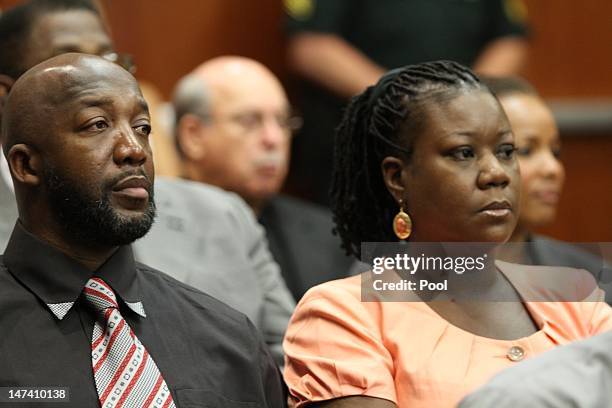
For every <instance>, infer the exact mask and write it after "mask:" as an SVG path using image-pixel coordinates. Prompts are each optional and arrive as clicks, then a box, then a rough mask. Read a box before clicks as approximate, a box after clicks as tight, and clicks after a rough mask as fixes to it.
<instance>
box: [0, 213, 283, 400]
mask: <svg viewBox="0 0 612 408" xmlns="http://www.w3.org/2000/svg"><path fill="white" fill-rule="evenodd" d="M92 276H98V277H100V278H102V279H103V280H104V281H105V282H107V283H108V284H109V285H110V286H111V287H112V288H113V290H114V291H115V293H116V294H117V297H118V299H119V303H120V312H121V314H122V315H123V317H124V318H125V319H126V321H127V323H128V324H129V325H130V327H131V328H132V329H133V330H134V333H135V334H136V336H137V337H138V338H139V339H140V341H141V342H142V343H143V344H144V346H145V347H146V348H147V350H148V351H149V353H150V355H151V356H152V357H153V359H154V360H155V362H156V363H157V366H158V367H159V369H160V371H161V373H162V375H163V376H164V379H165V380H166V383H167V384H168V386H169V387H170V390H171V392H172V395H173V398H174V401H175V402H176V405H177V407H179V408H180V407H208V406H212V407H226V406H227V407H230V406H231V407H242V406H245V407H280V406H284V395H283V394H284V392H283V387H282V383H281V379H280V376H279V372H278V369H277V368H276V366H275V364H274V362H273V360H272V358H271V357H270V355H269V353H268V351H267V350H266V348H265V345H264V344H263V343H262V341H261V339H260V336H259V334H258V333H257V331H256V329H255V328H254V327H253V325H252V324H251V323H250V322H249V320H248V319H247V318H246V317H245V316H244V315H242V314H240V313H238V312H236V311H234V310H233V309H231V308H229V307H228V306H226V305H225V304H223V303H221V302H219V301H217V300H215V299H214V298H212V297H210V296H208V295H206V294H204V293H202V292H200V291H198V290H196V289H193V288H191V287H189V286H187V285H185V284H182V283H180V282H178V281H176V280H174V279H172V278H170V277H169V276H167V275H165V274H163V273H161V272H158V271H156V270H153V269H151V268H149V267H147V266H145V265H142V264H139V263H136V262H135V261H134V258H133V256H132V251H131V248H130V247H129V246H124V247H120V248H119V249H118V250H117V251H116V252H115V253H114V254H113V255H112V256H111V257H110V258H109V259H108V260H107V261H106V262H105V263H104V265H102V266H101V267H100V268H99V269H98V270H96V271H95V272H91V271H89V270H87V269H86V268H85V267H84V266H82V265H80V264H79V263H77V262H76V261H75V260H73V259H71V258H69V257H68V256H66V255H65V254H63V253H62V252H60V251H58V250H57V249H55V248H53V247H51V246H50V245H48V244H47V243H45V242H43V241H41V240H39V239H37V238H36V237H35V236H33V235H31V234H30V233H28V232H27V231H26V230H25V229H24V228H23V227H22V226H21V225H20V224H19V223H18V224H17V226H16V227H15V230H14V231H13V235H12V237H11V239H10V241H9V244H8V247H7V248H6V252H5V254H4V256H3V257H2V258H0V387H8V386H18V387H49V386H58V387H68V388H69V393H70V404H66V403H57V404H45V405H42V406H45V407H51V406H57V407H68V406H73V407H79V408H80V407H98V406H99V402H98V394H97V392H96V387H95V382H94V378H93V372H92V367H91V336H92V331H93V324H94V318H95V315H94V312H93V311H92V310H91V309H90V308H89V307H88V306H87V304H86V303H85V300H84V298H83V297H82V294H81V292H82V290H83V287H84V286H85V283H86V282H87V280H88V279H89V278H91V277H92ZM0 405H2V404H0ZM19 406H20V407H25V406H27V404H19ZM32 406H41V405H40V404H35V405H32Z"/></svg>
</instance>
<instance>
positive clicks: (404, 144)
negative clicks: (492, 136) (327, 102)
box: [330, 61, 486, 257]
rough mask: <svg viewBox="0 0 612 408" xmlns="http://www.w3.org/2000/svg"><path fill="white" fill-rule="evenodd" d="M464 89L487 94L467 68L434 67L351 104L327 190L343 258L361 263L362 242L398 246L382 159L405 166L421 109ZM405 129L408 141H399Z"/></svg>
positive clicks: (392, 78) (392, 79)
mask: <svg viewBox="0 0 612 408" xmlns="http://www.w3.org/2000/svg"><path fill="white" fill-rule="evenodd" d="M462 88H483V89H486V88H484V87H483V86H482V85H481V84H480V81H479V79H478V77H476V75H474V74H473V73H472V72H471V71H470V70H469V69H468V68H465V67H463V66H462V65H460V64H458V63H455V62H451V61H437V62H430V63H423V64H419V65H411V66H407V67H404V68H402V69H399V70H394V71H391V72H389V73H388V74H386V75H385V76H383V78H381V80H380V81H379V83H378V84H377V85H376V86H373V87H369V88H368V89H367V90H366V91H365V92H363V93H362V94H361V95H358V96H356V97H354V98H353V99H352V100H351V102H350V103H349V105H348V107H347V109H346V110H345V112H344V116H343V119H342V122H341V123H340V125H339V126H338V128H337V129H336V139H335V149H334V173H333V176H332V186H331V190H330V194H331V206H332V211H333V214H334V222H335V223H336V228H335V232H336V233H338V234H339V235H340V237H341V240H342V247H343V248H344V249H345V250H346V251H347V253H349V254H353V255H355V256H357V257H359V256H360V255H361V242H366V241H395V240H396V238H395V236H394V234H393V232H392V229H391V226H390V225H391V220H392V219H393V215H394V214H395V212H397V203H396V202H395V200H394V198H393V197H392V195H391V194H389V192H388V190H387V188H386V186H385V184H384V180H383V177H382V170H381V167H380V165H381V162H382V159H383V158H384V157H386V156H388V155H395V156H399V157H403V158H404V159H406V160H409V159H410V156H411V151H412V148H411V146H410V145H411V142H412V140H413V139H414V135H412V134H413V133H415V132H417V133H418V131H419V128H418V125H419V124H420V121H421V120H422V114H421V113H422V111H421V109H422V106H423V105H425V104H427V103H434V102H437V99H436V96H435V93H436V92H438V91H443V92H444V91H457V90H459V89H462ZM403 125H407V126H408V128H409V131H408V132H407V136H405V137H406V138H408V139H410V140H401V139H402V138H403V137H404V136H402V138H400V135H399V133H400V132H399V129H400V126H403ZM402 133H406V132H402Z"/></svg>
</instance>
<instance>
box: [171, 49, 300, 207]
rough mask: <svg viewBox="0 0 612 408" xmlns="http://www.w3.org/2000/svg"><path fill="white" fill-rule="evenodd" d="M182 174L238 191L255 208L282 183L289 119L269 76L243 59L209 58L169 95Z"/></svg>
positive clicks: (278, 87)
mask: <svg viewBox="0 0 612 408" xmlns="http://www.w3.org/2000/svg"><path fill="white" fill-rule="evenodd" d="M174 106H175V112H176V120H177V122H176V138H177V145H178V148H179V151H180V152H181V153H182V154H183V156H184V162H185V166H186V172H187V174H186V176H187V177H188V178H190V179H192V180H197V181H202V182H205V183H209V184H214V185H217V186H219V187H221V188H224V189H226V190H229V191H234V192H236V193H238V194H240V195H241V196H242V197H243V198H244V199H245V200H246V201H247V202H248V203H249V204H251V206H252V207H253V208H254V209H255V210H256V211H257V210H258V207H259V206H260V205H261V204H262V203H263V202H265V201H266V200H267V199H269V198H270V197H271V196H273V195H274V194H276V193H277V192H278V191H279V190H280V188H281V187H282V184H283V182H284V179H285V176H286V174H287V168H288V161H289V143H290V137H291V125H292V123H293V122H292V120H291V116H290V108H289V103H288V101H287V96H286V94H285V91H284V89H283V87H282V85H281V83H280V81H279V80H278V79H277V78H276V77H275V76H274V74H273V73H272V72H271V71H270V70H269V69H268V68H266V67H265V66H264V65H262V64H260V63H259V62H257V61H254V60H251V59H248V58H243V57H219V58H215V59H213V60H210V61H208V62H206V63H204V64H202V65H200V66H199V67H198V68H196V69H195V70H194V71H193V72H192V73H191V74H189V75H188V76H187V77H185V78H184V79H183V80H182V81H181V82H180V83H179V85H178V86H177V89H176V92H175V98H174Z"/></svg>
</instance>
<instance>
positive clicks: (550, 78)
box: [525, 0, 612, 97]
mask: <svg viewBox="0 0 612 408" xmlns="http://www.w3.org/2000/svg"><path fill="white" fill-rule="evenodd" d="M525 2H526V4H527V6H528V10H529V15H530V19H531V26H532V38H531V40H532V41H531V50H530V63H529V67H528V68H527V72H526V76H527V77H528V78H529V79H530V80H531V81H532V82H533V83H534V84H535V85H536V86H537V87H538V89H539V90H540V92H542V94H544V95H545V96H550V97H568V96H569V97H597V96H610V95H612V2H611V1H609V0H587V1H575V0H525Z"/></svg>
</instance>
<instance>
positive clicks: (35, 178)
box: [6, 143, 42, 186]
mask: <svg viewBox="0 0 612 408" xmlns="http://www.w3.org/2000/svg"><path fill="white" fill-rule="evenodd" d="M6 159H7V161H8V164H9V167H10V169H11V174H12V175H13V177H14V179H15V181H16V182H19V183H21V184H27V185H30V186H37V185H39V184H40V183H41V181H42V158H41V157H40V154H39V153H38V152H37V151H36V150H34V149H33V148H32V147H30V146H28V145H26V144H21V143H20V144H16V145H14V146H13V147H11V149H10V150H9V152H8V154H7V157H6Z"/></svg>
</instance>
